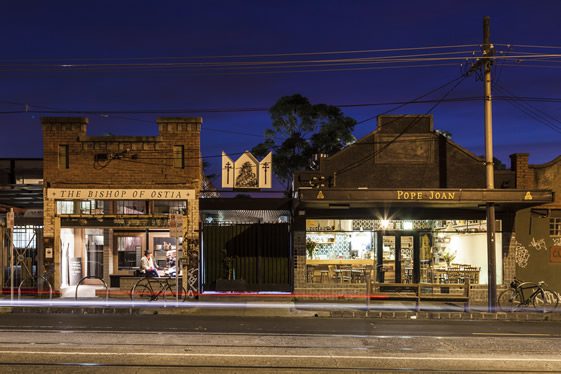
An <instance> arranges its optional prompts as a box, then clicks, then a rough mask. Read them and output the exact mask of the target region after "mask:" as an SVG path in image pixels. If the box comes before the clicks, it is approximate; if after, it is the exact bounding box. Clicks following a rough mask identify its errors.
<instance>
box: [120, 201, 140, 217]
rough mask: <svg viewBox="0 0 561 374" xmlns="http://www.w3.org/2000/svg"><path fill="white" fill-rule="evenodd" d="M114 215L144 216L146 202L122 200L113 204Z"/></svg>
mask: <svg viewBox="0 0 561 374" xmlns="http://www.w3.org/2000/svg"><path fill="white" fill-rule="evenodd" d="M115 208H116V214H146V201H144V200H122V201H116V202H115Z"/></svg>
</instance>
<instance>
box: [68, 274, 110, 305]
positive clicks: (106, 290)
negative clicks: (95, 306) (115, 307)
mask: <svg viewBox="0 0 561 374" xmlns="http://www.w3.org/2000/svg"><path fill="white" fill-rule="evenodd" d="M86 279H98V280H100V281H101V282H102V283H103V286H104V287H105V303H106V304H109V288H108V287H107V283H106V282H105V281H104V280H103V278H100V277H96V276H94V275H88V276H85V277H83V278H82V279H80V281H79V282H78V284H77V285H76V293H75V294H74V300H76V301H78V287H80V285H81V284H82V282H83V281H85V280H86Z"/></svg>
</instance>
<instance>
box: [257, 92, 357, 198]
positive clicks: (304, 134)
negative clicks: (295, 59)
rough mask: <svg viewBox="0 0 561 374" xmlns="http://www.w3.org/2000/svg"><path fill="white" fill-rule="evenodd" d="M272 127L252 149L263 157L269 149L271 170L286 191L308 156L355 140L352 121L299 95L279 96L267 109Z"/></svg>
mask: <svg viewBox="0 0 561 374" xmlns="http://www.w3.org/2000/svg"><path fill="white" fill-rule="evenodd" d="M269 112H270V115H271V120H272V127H271V128H269V129H267V130H266V131H265V141H264V142H262V143H260V144H258V145H256V146H255V147H254V148H253V149H252V152H253V154H254V155H256V156H258V157H263V156H265V155H266V154H267V153H269V152H271V151H272V152H273V173H274V174H275V175H276V176H277V177H278V179H279V180H280V181H281V182H283V183H285V184H286V189H287V191H289V190H290V186H291V182H292V177H293V175H294V173H295V172H297V171H300V170H305V169H306V168H307V167H308V166H309V162H310V159H311V158H312V155H314V154H316V153H323V154H327V155H332V154H334V153H336V152H337V151H339V150H341V149H342V148H343V147H345V146H346V145H348V144H349V143H352V142H354V141H355V138H354V136H353V135H352V131H353V129H354V126H355V124H356V121H355V120H354V119H352V118H350V117H347V116H345V115H344V114H343V113H342V112H341V110H340V109H339V108H337V107H335V106H332V105H326V104H315V105H314V104H311V103H310V101H309V100H308V99H307V98H305V97H304V96H302V95H299V94H295V95H292V96H284V97H281V98H280V99H279V100H278V101H277V102H276V103H275V105H273V106H272V107H271V109H270V110H269Z"/></svg>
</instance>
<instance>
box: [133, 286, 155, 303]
mask: <svg viewBox="0 0 561 374" xmlns="http://www.w3.org/2000/svg"><path fill="white" fill-rule="evenodd" d="M131 300H133V301H152V300H154V296H153V292H152V290H151V289H150V287H148V286H145V285H143V284H139V285H137V286H136V287H134V288H133V290H132V292H131Z"/></svg>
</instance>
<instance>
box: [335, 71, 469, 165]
mask: <svg viewBox="0 0 561 374" xmlns="http://www.w3.org/2000/svg"><path fill="white" fill-rule="evenodd" d="M466 77H467V75H466V74H462V75H461V76H460V77H458V78H455V79H453V80H451V81H449V82H447V83H445V84H444V85H442V86H440V87H439V89H441V88H444V87H446V86H448V85H450V84H453V83H455V84H454V86H453V87H452V88H451V89H449V90H448V91H447V92H446V93H445V94H444V95H443V96H442V97H441V98H440V101H441V100H444V99H446V97H447V96H448V95H449V94H450V93H452V92H453V91H454V90H455V89H456V88H457V87H458V86H459V85H460V84H461V83H462V82H463V81H464V80H465V79H466ZM432 92H435V90H431V91H429V93H428V94H430V93H432ZM426 95H427V94H425V95H422V96H426ZM438 105H440V102H436V103H435V104H434V105H433V106H431V108H429V110H428V111H427V112H426V113H425V115H427V114H430V113H431V112H432V111H433V110H434V109H436V107H437V106H438ZM400 118H404V116H400V117H397V118H396V119H394V120H393V121H397V120H399V119H400ZM420 118H422V116H417V117H416V119H415V120H414V121H411V122H410V123H409V124H408V125H407V126H405V128H404V129H403V130H402V131H401V132H400V133H398V134H397V135H396V136H395V137H394V138H393V139H392V140H390V141H389V142H387V143H386V144H384V145H383V146H382V147H381V148H379V149H378V150H376V151H374V152H372V153H371V154H368V155H367V156H366V157H363V158H362V159H360V160H358V161H355V162H353V163H351V164H349V165H347V166H345V167H343V168H341V169H338V170H336V171H335V173H336V174H337V175H340V174H343V173H346V172H348V171H350V170H353V169H355V168H357V167H358V166H360V165H362V164H363V163H364V162H366V161H368V160H370V159H372V158H374V157H376V156H377V155H378V154H380V153H381V152H383V151H384V150H385V149H387V148H388V147H389V146H390V145H392V144H393V143H395V142H396V141H397V140H398V139H399V138H400V137H401V136H403V135H404V134H405V133H406V132H407V131H408V130H409V129H410V128H411V127H412V126H413V125H414V124H415V123H417V122H418V121H419V120H420Z"/></svg>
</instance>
